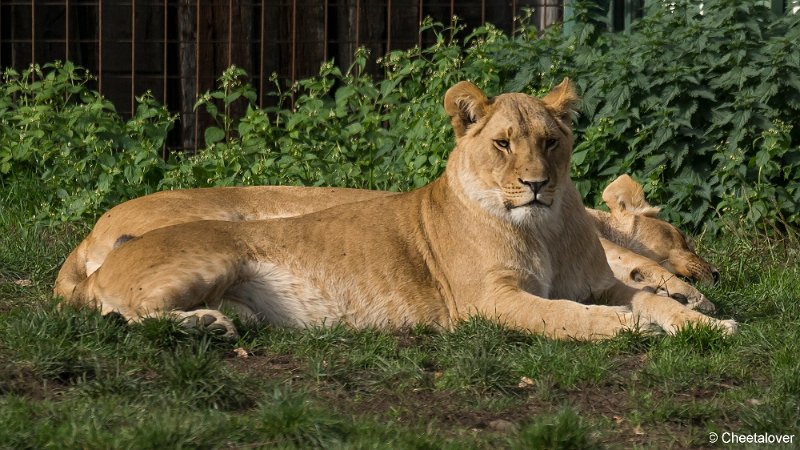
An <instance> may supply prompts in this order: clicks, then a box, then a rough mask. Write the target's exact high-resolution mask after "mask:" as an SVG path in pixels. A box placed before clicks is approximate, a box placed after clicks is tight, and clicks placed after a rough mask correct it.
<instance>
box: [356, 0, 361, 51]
mask: <svg viewBox="0 0 800 450" xmlns="http://www.w3.org/2000/svg"><path fill="white" fill-rule="evenodd" d="M360 33H361V1H360V0H356V48H358V46H359V45H361V41H360V39H359V38H360Z"/></svg>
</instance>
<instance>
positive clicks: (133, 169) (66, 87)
mask: <svg viewBox="0 0 800 450" xmlns="http://www.w3.org/2000/svg"><path fill="white" fill-rule="evenodd" d="M90 79H91V77H90V76H89V74H88V73H86V71H85V70H82V69H79V68H75V67H74V66H73V65H72V64H71V63H69V62H67V63H64V64H61V63H53V64H47V65H45V66H44V68H40V67H39V66H32V67H30V68H29V69H27V70H25V71H23V72H22V73H18V72H16V71H14V70H11V69H7V70H6V71H5V73H4V75H3V83H2V85H0V185H1V186H3V188H4V189H14V187H15V186H19V185H21V186H30V183H26V182H25V181H29V180H30V179H34V180H37V181H38V182H39V186H40V188H41V189H42V190H45V191H46V192H47V195H46V196H45V197H46V198H47V201H46V202H45V203H44V204H43V205H41V208H39V216H40V218H44V219H50V220H53V219H55V220H70V219H77V218H80V217H83V216H87V215H93V214H97V213H98V212H100V211H101V210H102V209H104V208H107V207H108V206H110V205H113V204H115V203H118V202H120V201H123V200H126V199H129V198H131V197H135V196H138V195H143V194H146V193H148V192H152V191H153V190H154V188H155V187H156V186H157V185H158V182H159V180H160V179H161V177H162V174H163V170H164V162H163V161H162V160H161V158H160V153H161V149H162V147H163V145H164V141H165V139H166V135H167V132H168V131H169V129H170V127H172V124H173V122H174V120H175V117H174V116H171V115H170V114H169V113H168V112H167V110H166V109H165V108H164V107H163V106H160V105H158V103H157V102H156V101H155V100H154V99H153V98H152V96H150V95H149V94H146V95H144V96H142V97H139V98H137V102H138V106H137V108H136V114H135V116H134V117H133V118H132V119H131V120H129V121H128V122H124V121H123V120H122V119H121V118H120V116H119V115H118V114H117V113H116V110H115V109H114V105H112V104H111V103H110V102H109V101H108V100H106V99H104V98H103V97H102V96H100V95H99V94H98V93H97V92H94V91H92V90H90V89H88V88H87V87H86V83H87V82H88V81H89V80H90ZM20 195H21V196H25V195H26V194H25V193H24V192H22V193H20Z"/></svg>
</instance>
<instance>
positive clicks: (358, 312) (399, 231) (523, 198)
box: [67, 80, 736, 339]
mask: <svg viewBox="0 0 800 450" xmlns="http://www.w3.org/2000/svg"><path fill="white" fill-rule="evenodd" d="M576 101H577V96H576V95H575V93H574V88H573V86H572V84H571V83H570V82H569V80H564V82H562V83H561V84H560V85H559V86H557V87H556V88H555V89H553V91H552V92H550V93H549V94H548V95H547V96H545V97H544V98H543V99H536V98H533V97H530V96H527V95H524V94H503V95H500V96H497V97H495V98H493V99H488V98H486V96H485V95H484V94H483V93H482V92H481V91H480V90H479V89H478V88H477V87H475V86H474V85H472V84H470V83H468V82H461V83H458V84H457V85H455V86H453V87H452V88H450V89H449V90H448V91H447V94H446V95H445V101H444V105H445V110H446V111H447V113H448V114H449V115H450V117H451V118H452V125H453V128H454V130H455V134H456V138H457V142H456V148H455V149H454V150H453V152H452V154H451V155H450V158H449V161H448V163H447V168H446V170H445V173H444V174H443V175H442V176H441V177H440V178H438V179H437V180H435V181H434V182H432V183H430V184H429V185H427V186H425V187H423V188H421V189H418V190H416V191H413V192H409V193H404V194H397V195H391V196H384V197H380V198H374V199H369V200H365V201H362V202H356V203H348V204H342V205H338V206H334V207H332V208H329V209H325V210H322V211H317V212H314V213H311V214H307V215H303V216H298V217H291V218H282V219H271V220H261V221H245V222H228V221H199V222H190V223H183V224H178V225H173V226H169V227H165V228H160V229H156V230H153V231H150V232H147V233H145V234H143V235H142V236H140V237H136V238H133V239H131V240H130V241H128V242H126V243H124V244H123V245H120V246H119V247H118V248H116V249H114V250H113V251H111V253H109V254H108V257H107V258H106V259H105V261H104V263H103V264H102V266H100V268H99V269H97V270H96V271H95V272H93V273H92V274H91V275H90V276H89V277H88V278H87V279H85V280H84V281H82V282H81V283H80V284H78V285H77V286H76V288H75V289H74V291H73V293H72V296H71V298H69V299H68V300H67V301H70V302H72V303H76V304H86V305H91V306H95V307H97V308H100V309H101V311H102V312H103V313H110V312H117V313H119V314H121V315H123V316H124V317H125V318H127V319H128V320H131V321H138V320H141V319H143V318H146V317H153V316H162V315H167V316H171V317H174V318H176V319H178V320H189V321H191V322H194V323H198V324H201V325H205V326H210V327H221V328H223V329H224V330H225V332H226V334H227V335H228V336H231V337H233V336H235V335H236V330H235V327H234V326H233V324H232V322H231V321H230V320H229V319H228V318H227V317H225V316H224V315H223V314H222V313H221V312H220V311H219V308H220V307H221V306H223V305H225V306H227V307H229V308H232V309H233V310H235V311H237V312H238V313H239V314H240V315H242V316H243V317H245V318H252V319H254V320H259V321H262V322H265V323H269V324H278V325H295V326H305V325H312V324H325V325H330V324H334V323H346V324H349V325H352V326H355V327H401V326H407V325H411V324H416V323H427V324H434V325H438V326H441V327H443V328H445V329H448V328H451V327H453V325H454V324H455V323H456V322H458V321H460V320H464V319H465V318H468V317H470V316H474V315H482V316H485V317H487V318H490V319H492V320H496V321H499V322H502V323H504V324H506V325H508V326H510V327H515V328H519V329H523V330H527V331H531V332H535V333H541V334H544V335H547V336H551V337H554V338H575V339H602V338H608V337H611V336H613V335H614V334H616V333H617V332H619V331H620V330H623V329H627V328H632V327H636V326H649V325H650V324H655V325H658V326H660V327H661V328H663V329H664V330H666V331H667V332H669V333H672V332H675V331H676V330H677V329H679V328H680V327H682V326H685V325H687V324H689V323H707V324H711V325H715V326H719V327H721V328H723V329H724V330H726V331H728V332H733V331H734V330H735V326H736V324H735V322H733V321H720V320H716V319H713V318H710V317H708V316H705V315H703V314H701V313H699V312H696V311H693V310H691V309H689V308H687V307H685V306H684V305H681V304H680V303H678V302H676V301H675V300H672V299H670V298H667V297H663V296H658V295H655V294H652V293H649V292H646V291H641V290H636V289H634V288H631V287H629V286H626V285H625V284H623V283H622V282H620V281H618V280H616V279H615V278H614V277H613V275H612V272H611V269H610V268H609V266H608V263H607V262H606V259H605V255H604V253H603V248H602V246H601V245H600V242H599V240H598V238H597V235H596V232H595V229H594V228H593V224H592V219H591V218H590V217H589V215H588V214H587V213H586V211H585V210H584V208H583V205H582V201H581V198H580V196H579V194H578V192H577V190H576V189H575V186H574V185H573V183H572V181H571V179H570V178H569V169H570V158H571V153H572V143H573V140H572V132H571V124H570V114H571V109H572V107H573V105H574V103H575V102H576Z"/></svg>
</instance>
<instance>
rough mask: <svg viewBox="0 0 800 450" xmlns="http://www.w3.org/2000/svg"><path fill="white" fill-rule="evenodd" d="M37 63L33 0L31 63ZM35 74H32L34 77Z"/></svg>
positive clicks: (33, 6)
mask: <svg viewBox="0 0 800 450" xmlns="http://www.w3.org/2000/svg"><path fill="white" fill-rule="evenodd" d="M35 63H36V0H31V64H35ZM34 76H35V74H33V73H32V74H31V77H32V78H33V77H34Z"/></svg>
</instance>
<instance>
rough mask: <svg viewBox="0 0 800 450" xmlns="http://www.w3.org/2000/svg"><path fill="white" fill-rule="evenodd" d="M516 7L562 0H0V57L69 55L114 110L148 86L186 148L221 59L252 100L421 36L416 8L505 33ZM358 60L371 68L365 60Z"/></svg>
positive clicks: (538, 20)
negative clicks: (331, 64)
mask: <svg viewBox="0 0 800 450" xmlns="http://www.w3.org/2000/svg"><path fill="white" fill-rule="evenodd" d="M523 8H530V9H532V10H533V20H534V23H535V24H537V26H539V27H541V28H544V27H545V26H547V25H549V24H551V23H554V22H557V21H560V20H562V17H563V7H562V0H511V1H509V0H460V1H455V0H449V1H433V0H429V1H425V0H381V1H369V0H328V1H319V0H263V1H253V0H122V1H111V0H106V1H103V0H26V1H24V0H0V66H2V67H13V68H15V69H18V70H20V69H24V68H26V67H28V66H29V65H30V64H31V63H32V62H36V63H40V64H41V63H45V62H49V61H53V60H70V61H73V62H74V63H76V64H78V65H80V66H83V67H85V68H87V69H88V70H89V71H90V72H91V73H92V74H93V75H94V76H95V77H96V78H97V79H96V82H95V85H93V86H92V87H93V88H95V89H97V90H99V91H100V92H101V93H102V94H103V95H104V96H106V97H107V98H108V99H109V100H111V101H112V102H113V103H114V104H115V105H116V107H117V110H118V111H119V112H120V114H122V115H123V116H125V117H129V116H131V115H133V114H134V108H135V106H136V102H135V97H136V96H137V95H141V94H142V93H144V92H146V91H148V90H149V91H151V92H152V93H153V95H154V96H155V97H156V98H157V99H159V100H160V101H161V102H163V103H164V104H165V105H167V107H168V108H169V109H170V110H171V111H172V112H176V113H180V115H181V121H180V123H179V126H178V127H176V130H174V131H173V133H172V134H171V136H170V141H169V146H170V147H173V148H176V147H181V148H196V147H197V146H198V144H199V142H198V130H200V129H202V128H203V127H204V126H205V124H204V123H203V122H204V120H207V119H204V118H203V117H202V116H201V115H198V114H195V112H194V111H193V105H194V103H195V101H196V99H197V97H198V94H200V93H202V92H205V91H206V90H209V89H212V88H213V86H214V84H215V80H216V78H217V77H219V75H220V74H221V73H222V71H223V70H224V69H225V68H227V67H228V66H230V65H232V64H235V65H237V66H239V67H242V68H244V69H245V70H246V71H247V72H248V73H249V74H250V75H251V77H252V78H251V83H252V84H253V86H254V87H256V89H257V92H258V94H259V102H260V104H261V105H262V106H263V102H264V101H265V98H266V96H265V95H263V94H264V93H265V92H268V91H269V90H271V89H272V88H273V86H271V85H270V82H269V77H270V76H271V75H272V74H273V73H276V74H277V75H278V76H279V77H280V78H282V79H284V80H288V81H289V82H292V81H294V80H297V79H299V78H304V77H308V76H311V75H315V74H316V73H317V72H318V70H319V66H320V64H321V63H322V62H323V61H327V60H330V59H333V60H334V61H335V62H336V64H338V65H339V66H340V67H342V68H347V67H348V66H349V65H350V64H351V62H352V58H353V54H354V52H355V50H356V49H357V48H358V47H365V48H367V49H368V50H369V51H370V53H371V54H372V55H373V56H380V55H383V54H385V53H386V52H388V51H390V50H395V49H407V48H411V47H413V46H415V45H418V46H423V45H426V44H428V43H430V42H431V40H432V39H433V36H432V35H428V34H426V33H422V34H420V31H419V30H420V22H421V21H422V19H423V18H424V17H427V16H430V17H431V18H433V20H435V21H438V22H441V23H444V24H449V23H450V22H451V18H452V17H453V16H458V17H459V18H460V20H461V23H463V24H464V25H466V27H467V28H468V29H470V28H474V27H477V26H479V25H483V24H485V23H487V22H491V23H493V24H494V25H496V26H498V27H499V28H501V29H504V30H506V31H510V32H513V31H514V29H515V27H516V25H517V23H516V19H515V17H517V16H518V15H519V14H521V12H522V9H523ZM367 70H368V71H370V72H372V73H375V74H377V73H378V67H377V66H376V65H375V62H374V58H373V59H372V60H371V62H370V63H369V64H368V67H367Z"/></svg>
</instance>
